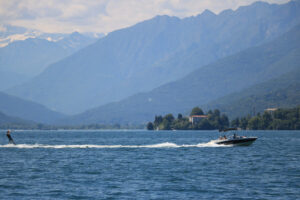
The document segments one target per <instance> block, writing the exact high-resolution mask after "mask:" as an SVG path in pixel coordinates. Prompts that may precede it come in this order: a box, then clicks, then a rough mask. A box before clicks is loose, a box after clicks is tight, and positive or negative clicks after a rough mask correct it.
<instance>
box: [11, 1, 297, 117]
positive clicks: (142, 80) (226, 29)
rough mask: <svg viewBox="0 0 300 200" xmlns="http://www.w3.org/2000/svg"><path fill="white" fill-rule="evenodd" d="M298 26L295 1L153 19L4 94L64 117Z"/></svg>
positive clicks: (109, 37) (115, 34)
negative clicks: (64, 114) (12, 95)
mask: <svg viewBox="0 0 300 200" xmlns="http://www.w3.org/2000/svg"><path fill="white" fill-rule="evenodd" d="M298 22H300V6H299V2H289V3H287V4H284V5H275V4H274V5H270V4H267V3H262V2H258V3H254V4H252V5H250V6H246V7H241V8H239V9H237V10H236V11H232V10H227V11H224V12H222V13H220V14H219V15H215V14H213V13H212V12H210V11H205V12H203V13H202V14H200V15H198V16H196V17H190V18H185V19H182V20H181V19H179V18H176V17H168V16H158V17H155V18H153V19H151V20H148V21H145V22H142V23H139V24H137V25H135V26H132V27H129V28H126V29H122V30H118V31H115V32H112V33H110V34H108V35H107V36H106V37H104V38H102V39H100V40H99V41H98V42H96V43H95V44H93V45H91V46H88V47H87V48H84V49H82V50H80V51H78V52H77V53H75V54H73V55H72V56H69V57H67V58H65V59H63V60H61V61H59V62H57V63H55V64H53V65H51V66H50V67H49V68H47V70H45V71H44V72H43V73H42V74H40V75H39V76H38V77H36V78H34V79H32V80H31V81H29V82H27V83H26V84H24V85H22V86H19V87H16V88H13V89H11V90H9V91H8V92H9V93H11V94H14V95H17V96H19V97H22V98H26V99H30V100H33V101H35V102H39V103H42V104H44V105H46V106H47V107H49V108H52V109H55V110H59V111H62V112H65V113H78V112H80V111H83V110H85V109H88V108H92V107H95V106H97V105H102V104H105V103H108V102H111V101H117V100H120V99H122V98H125V97H127V96H130V95H132V94H134V93H137V92H143V91H147V90H148V91H149V90H151V89H153V88H155V87H157V86H159V85H161V84H163V83H167V82H169V81H172V80H176V79H178V78H181V77H183V76H184V75H186V74H188V73H189V72H191V71H192V70H194V69H196V68H199V67H201V66H203V65H204V64H208V63H211V62H212V61H215V60H216V59H219V58H221V57H224V56H227V55H230V54H233V53H236V52H238V51H240V50H242V49H245V48H247V47H250V46H253V45H257V44H260V43H262V42H265V41H268V40H270V39H272V38H274V37H276V36H278V35H280V34H282V33H283V32H285V31H287V30H288V29H289V28H291V27H292V26H294V25H295V24H297V23H298Z"/></svg>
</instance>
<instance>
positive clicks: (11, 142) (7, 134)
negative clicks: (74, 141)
mask: <svg viewBox="0 0 300 200" xmlns="http://www.w3.org/2000/svg"><path fill="white" fill-rule="evenodd" d="M6 136H7V138H8V143H9V144H14V145H16V143H15V142H14V140H13V139H12V137H11V135H10V130H7V132H6Z"/></svg>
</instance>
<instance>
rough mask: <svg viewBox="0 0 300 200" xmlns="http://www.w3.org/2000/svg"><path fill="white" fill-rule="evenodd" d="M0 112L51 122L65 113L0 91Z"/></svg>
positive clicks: (36, 120) (31, 119)
mask: <svg viewBox="0 0 300 200" xmlns="http://www.w3.org/2000/svg"><path fill="white" fill-rule="evenodd" d="M0 112H2V113H4V114H5V115H8V116H14V117H18V118H22V119H25V120H29V121H35V122H40V123H52V122H54V121H57V120H59V119H61V118H63V117H65V115H63V114H60V113H58V112H54V111H52V110H49V109H47V108H46V107H45V106H43V105H40V104H37V103H34V102H31V101H27V100H23V99H20V98H18V97H14V96H11V95H8V94H5V93H3V92H0Z"/></svg>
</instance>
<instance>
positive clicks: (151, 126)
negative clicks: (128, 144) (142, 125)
mask: <svg viewBox="0 0 300 200" xmlns="http://www.w3.org/2000/svg"><path fill="white" fill-rule="evenodd" d="M147 129H148V130H154V126H153V124H152V122H148V124H147Z"/></svg>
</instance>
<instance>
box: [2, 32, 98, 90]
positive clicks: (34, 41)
mask: <svg viewBox="0 0 300 200" xmlns="http://www.w3.org/2000/svg"><path fill="white" fill-rule="evenodd" d="M95 41H96V38H91V37H87V36H84V35H81V34H79V33H78V32H74V33H72V34H70V35H67V36H66V35H65V36H64V38H63V39H61V40H58V41H48V40H46V39H41V38H28V39H26V40H20V41H15V42H11V43H10V44H8V45H7V46H5V47H2V48H0V90H5V89H8V88H10V87H13V86H15V85H18V84H21V83H23V82H25V81H27V80H29V79H30V78H33V77H34V76H36V75H38V74H39V73H41V72H42V71H43V70H44V69H45V68H46V67H48V65H50V64H52V63H54V62H57V61H58V60H60V59H63V58H65V57H67V56H69V55H71V54H73V53H74V52H76V51H78V50H79V49H81V48H83V47H85V46H87V45H89V44H91V43H93V42H95Z"/></svg>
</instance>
